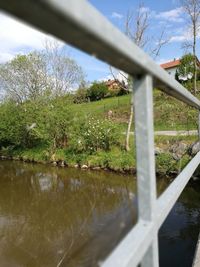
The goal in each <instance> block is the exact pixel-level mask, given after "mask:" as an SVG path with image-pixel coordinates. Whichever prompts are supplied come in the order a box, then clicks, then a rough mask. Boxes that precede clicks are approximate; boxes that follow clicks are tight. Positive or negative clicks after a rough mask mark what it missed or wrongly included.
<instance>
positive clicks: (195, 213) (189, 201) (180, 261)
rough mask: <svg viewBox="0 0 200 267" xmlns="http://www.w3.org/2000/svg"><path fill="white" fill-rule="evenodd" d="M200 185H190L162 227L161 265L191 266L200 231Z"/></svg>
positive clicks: (160, 239) (160, 237)
mask: <svg viewBox="0 0 200 267" xmlns="http://www.w3.org/2000/svg"><path fill="white" fill-rule="evenodd" d="M199 186H200V185H199V184H195V185H193V186H192V185H191V184H190V185H189V186H187V188H186V189H185V190H184V192H183V193H182V195H181V197H180V198H179V200H178V201H177V203H176V204H175V206H174V208H173V210H172V211H171V212H170V214H169V216H168V217H167V220H166V221H165V223H164V225H163V226H162V227H161V229H160V235H159V243H160V265H161V266H163V267H168V266H184V267H191V266H192V262H193V257H194V252H195V247H196V243H197V238H198V234H199V231H200V193H199V192H200V187H199Z"/></svg>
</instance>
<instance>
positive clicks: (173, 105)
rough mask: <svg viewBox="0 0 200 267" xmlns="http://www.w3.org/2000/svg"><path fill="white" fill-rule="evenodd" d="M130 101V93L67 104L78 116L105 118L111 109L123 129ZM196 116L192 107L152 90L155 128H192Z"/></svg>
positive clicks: (114, 119) (194, 125) (195, 125)
mask: <svg viewBox="0 0 200 267" xmlns="http://www.w3.org/2000/svg"><path fill="white" fill-rule="evenodd" d="M197 97H198V96H197ZM130 101H131V99H130V95H124V96H119V97H111V98H107V99H103V100H100V101H94V102H89V103H82V104H69V107H70V109H71V110H72V111H73V114H74V116H75V117H78V118H81V117H82V116H87V115H90V116H95V117H100V118H106V117H107V114H108V111H109V110H112V111H113V116H112V120H113V121H114V122H115V123H116V124H117V126H118V127H119V130H121V131H125V130H126V128H127V123H128V118H129V114H130ZM197 116H198V112H197V111H196V110H195V109H194V108H190V107H189V106H188V105H186V104H184V103H182V102H180V101H178V100H176V99H174V98H172V97H170V96H167V95H166V94H164V93H162V92H160V91H158V90H154V128H155V130H157V131H159V130H186V131H187V130H193V129H196V128H197ZM133 129H134V126H133V125H132V130H133Z"/></svg>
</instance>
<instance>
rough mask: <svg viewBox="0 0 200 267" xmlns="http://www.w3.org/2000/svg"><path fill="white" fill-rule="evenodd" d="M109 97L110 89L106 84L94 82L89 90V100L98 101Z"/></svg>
mask: <svg viewBox="0 0 200 267" xmlns="http://www.w3.org/2000/svg"><path fill="white" fill-rule="evenodd" d="M107 95H108V87H107V86H106V84H105V83H104V82H99V83H98V82H94V83H93V84H92V85H91V86H90V88H88V90H87V98H88V99H90V101H97V100H100V99H102V98H105V97H106V96H107Z"/></svg>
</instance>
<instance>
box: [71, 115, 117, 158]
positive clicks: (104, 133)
mask: <svg viewBox="0 0 200 267" xmlns="http://www.w3.org/2000/svg"><path fill="white" fill-rule="evenodd" d="M118 140H119V138H118V133H117V129H116V126H115V125H114V124H113V123H112V122H111V121H109V120H99V119H95V118H89V119H86V120H85V121H84V122H82V123H80V124H79V126H78V127H77V129H76V130H75V134H74V135H73V137H72V140H71V145H72V146H73V148H74V149H75V150H76V151H89V152H90V153H92V152H94V151H97V150H104V151H109V150H110V148H111V146H112V145H114V144H118Z"/></svg>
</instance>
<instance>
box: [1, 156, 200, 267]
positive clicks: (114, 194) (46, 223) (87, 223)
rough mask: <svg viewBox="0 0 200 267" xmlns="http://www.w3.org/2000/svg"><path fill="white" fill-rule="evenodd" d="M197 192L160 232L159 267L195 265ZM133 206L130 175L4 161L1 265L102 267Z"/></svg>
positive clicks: (199, 218)
mask: <svg viewBox="0 0 200 267" xmlns="http://www.w3.org/2000/svg"><path fill="white" fill-rule="evenodd" d="M169 183H170V182H169V180H168V179H159V180H158V183H157V184H158V188H157V190H158V194H160V193H161V192H163V190H164V189H165V188H166V187H167V186H168V184H169ZM199 192H200V186H199V183H195V184H193V185H192V184H190V185H189V186H187V188H186V189H185V190H184V192H183V193H182V195H181V197H180V198H179V200H178V201H177V203H176V204H175V206H174V208H173V210H172V211H171V213H170V214H169V216H168V218H167V220H166V221H165V223H164V225H163V226H162V227H161V229H160V232H159V253H160V266H161V267H168V266H170V267H175V266H176V267H177V266H181V267H191V264H192V258H193V256H194V251H195V245H196V242H197V236H198V233H199V230H200V194H199ZM136 203H137V195H136V180H135V179H134V178H132V177H131V176H123V175H118V174H114V173H109V172H102V171H97V172H95V171H88V170H87V171H86V170H80V169H70V168H64V169H62V168H57V167H51V166H49V165H39V164H26V163H22V162H12V161H0V266H2V267H44V266H45V267H64V266H66V267H86V266H87V267H89V266H92V267H93V266H98V263H99V262H101V261H102V260H103V259H104V258H105V257H106V256H107V255H108V253H109V252H110V251H111V250H112V249H113V248H114V247H115V246H116V244H117V243H118V242H119V241H120V240H121V239H122V237H123V236H124V235H125V234H126V233H127V232H128V231H129V230H130V229H131V227H132V226H133V224H135V222H136V220H137V209H136Z"/></svg>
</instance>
